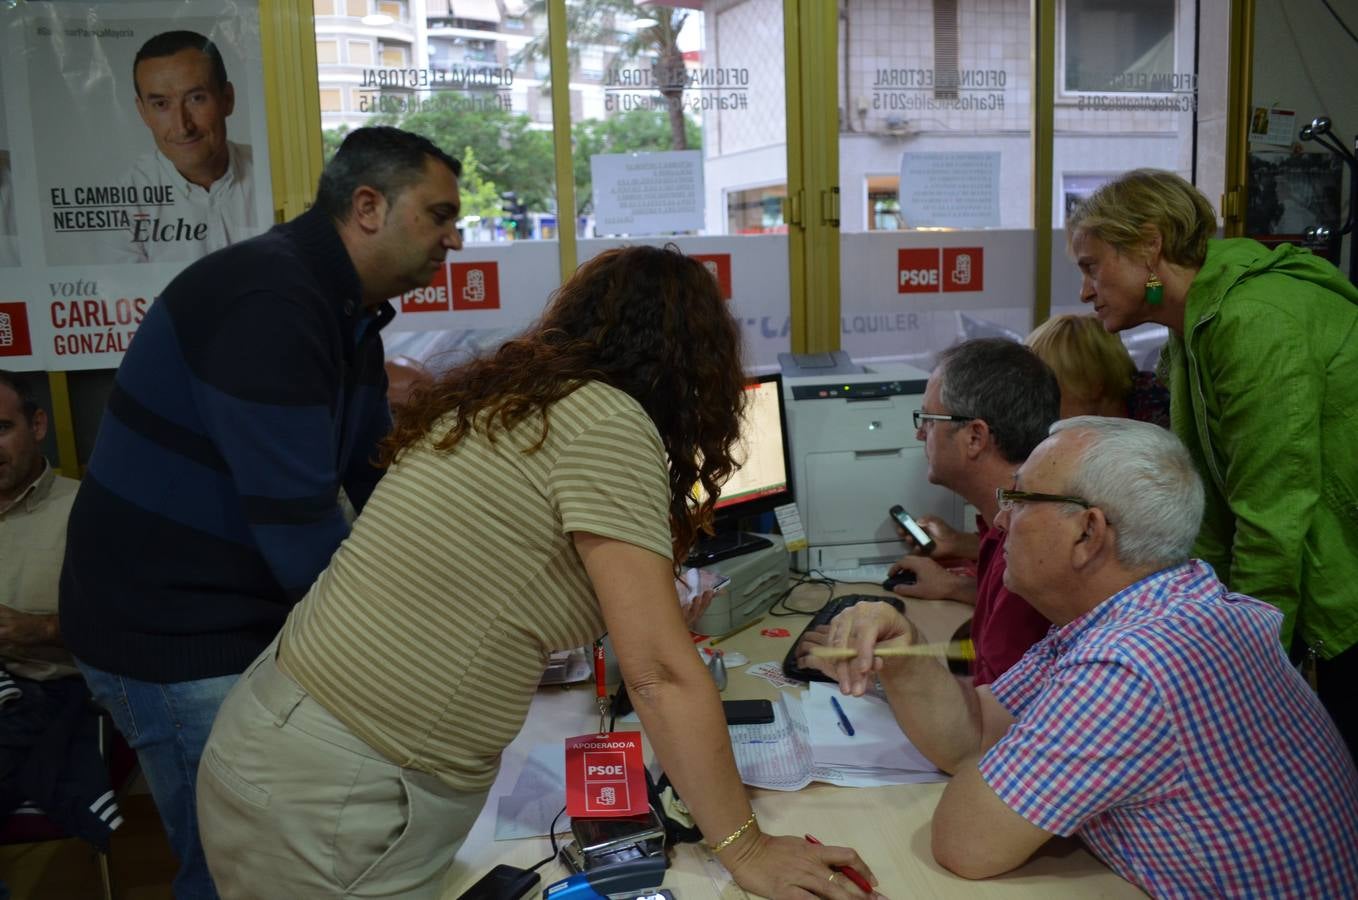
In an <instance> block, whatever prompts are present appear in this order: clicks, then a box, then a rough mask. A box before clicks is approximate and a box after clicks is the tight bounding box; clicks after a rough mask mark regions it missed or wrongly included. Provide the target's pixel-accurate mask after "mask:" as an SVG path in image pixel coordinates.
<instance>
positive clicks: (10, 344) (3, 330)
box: [0, 302, 33, 356]
mask: <svg viewBox="0 0 1358 900" xmlns="http://www.w3.org/2000/svg"><path fill="white" fill-rule="evenodd" d="M32 355H33V339H32V338H31V337H30V336H29V333H28V305H27V304H26V303H18V302H16V303H0V356H32Z"/></svg>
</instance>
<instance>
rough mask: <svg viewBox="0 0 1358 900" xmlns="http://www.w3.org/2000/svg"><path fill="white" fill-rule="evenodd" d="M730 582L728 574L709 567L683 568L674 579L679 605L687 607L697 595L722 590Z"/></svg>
mask: <svg viewBox="0 0 1358 900" xmlns="http://www.w3.org/2000/svg"><path fill="white" fill-rule="evenodd" d="M730 583H731V579H730V577H729V576H726V575H723V574H721V573H720V572H714V571H713V570H711V569H684V570H683V571H682V572H681V573H680V577H678V578H676V579H675V580H674V587H675V592H676V593H678V595H679V605H680V606H682V607H684V608H686V609H687V608H688V605H689V604H690V603H692V602H693V601H694V600H695V599H697V598H698V597H701V596H702V595H703V594H706V593H708V592H711V593H713V594H715V593H717V592H718V591H720V590H723V589H724V588H725V587H726V586H727V585H728V584H730Z"/></svg>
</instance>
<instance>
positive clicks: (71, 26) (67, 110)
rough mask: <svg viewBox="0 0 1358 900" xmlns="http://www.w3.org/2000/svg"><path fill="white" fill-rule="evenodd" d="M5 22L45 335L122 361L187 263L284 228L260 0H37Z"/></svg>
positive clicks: (9, 98) (52, 345)
mask: <svg viewBox="0 0 1358 900" xmlns="http://www.w3.org/2000/svg"><path fill="white" fill-rule="evenodd" d="M0 24H3V25H4V35H3V39H4V54H3V64H0V70H2V71H0V77H3V78H4V87H5V97H6V102H7V104H8V105H9V109H8V110H7V115H8V119H9V129H8V135H9V137H10V139H11V143H13V144H18V143H19V141H18V139H17V137H18V135H20V134H22V135H23V139H24V142H25V146H23V147H18V146H15V147H13V148H12V150H13V152H12V153H11V155H10V159H11V168H12V171H11V178H12V179H13V180H14V182H15V184H16V186H17V187H16V190H15V191H14V195H15V196H14V204H15V208H16V216H17V220H18V221H19V222H21V223H23V227H24V229H26V230H27V229H30V228H31V230H32V231H33V235H32V236H31V238H30V237H28V236H21V239H20V252H21V255H22V261H21V264H20V269H21V271H22V272H23V275H24V277H23V279H22V280H23V281H24V282H26V283H27V284H28V285H29V288H30V290H29V294H30V296H29V298H28V299H29V306H30V311H35V312H36V313H37V315H36V316H34V318H36V319H37V320H38V321H36V322H34V323H32V324H33V325H34V326H35V327H34V342H35V346H39V347H41V348H42V352H43V354H44V355H45V357H46V362H47V367H48V368H49V369H53V370H61V369H81V368H102V367H110V366H116V365H117V364H118V362H119V360H120V359H121V356H122V353H123V352H124V351H125V350H126V348H127V345H128V344H129V343H130V341H131V338H132V335H133V333H135V331H136V327H137V325H138V324H140V322H141V318H142V316H143V315H144V313H145V310H146V308H147V307H148V306H149V304H150V303H151V302H152V301H153V300H154V298H155V296H156V295H157V294H158V293H159V292H160V290H161V289H163V288H164V287H165V285H166V284H167V283H168V282H169V281H170V280H171V279H172V278H173V277H174V276H175V275H176V274H178V272H179V271H180V270H182V269H183V268H184V267H185V266H187V265H188V264H189V263H191V262H193V261H194V260H196V259H199V258H201V257H203V256H206V255H207V254H209V253H211V252H213V251H215V250H219V249H221V248H222V247H225V246H228V245H230V244H234V243H237V242H239V241H242V240H245V239H246V238H249V237H252V236H254V235H258V234H261V233H263V232H264V231H266V230H267V229H268V228H269V227H270V226H271V225H272V188H271V180H270V174H269V165H268V157H267V153H268V143H267V138H266V127H267V126H266V120H265V109H264V97H263V64H262V55H261V51H260V38H259V11H258V3H257V2H206V0H176V2H143V3H117V2H97V3H96V2H89V0H85V2H70V0H66V2H36V0H31V2H28V3H24V4H19V5H18V6H17V7H14V8H3V7H0ZM21 167H22V168H23V169H26V170H21ZM30 223H31V224H30ZM35 306H36V307H37V310H34V307H35Z"/></svg>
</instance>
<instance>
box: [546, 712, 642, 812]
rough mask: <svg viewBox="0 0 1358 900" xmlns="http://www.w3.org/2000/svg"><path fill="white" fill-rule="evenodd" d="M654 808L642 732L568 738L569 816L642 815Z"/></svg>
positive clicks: (567, 806)
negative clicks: (642, 743) (647, 787)
mask: <svg viewBox="0 0 1358 900" xmlns="http://www.w3.org/2000/svg"><path fill="white" fill-rule="evenodd" d="M650 808H651V804H650V800H649V799H648V798H647V796H646V770H645V762H644V761H643V759H642V755H641V732H639V731H613V732H609V733H608V734H582V735H580V736H579V737H573V738H566V814H567V815H569V816H572V817H574V816H583V817H594V818H598V817H612V816H639V815H641V814H642V813H645V812H647V811H648V810H649V809H650Z"/></svg>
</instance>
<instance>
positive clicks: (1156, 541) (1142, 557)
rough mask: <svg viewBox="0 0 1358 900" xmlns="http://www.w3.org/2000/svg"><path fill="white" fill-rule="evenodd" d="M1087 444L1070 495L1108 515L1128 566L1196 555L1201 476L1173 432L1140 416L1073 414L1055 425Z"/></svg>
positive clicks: (1120, 557) (1146, 565)
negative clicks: (1080, 498) (1083, 439)
mask: <svg viewBox="0 0 1358 900" xmlns="http://www.w3.org/2000/svg"><path fill="white" fill-rule="evenodd" d="M1062 431H1071V432H1075V433H1077V434H1079V435H1080V436H1082V437H1085V438H1086V441H1087V443H1086V444H1085V446H1084V448H1083V449H1082V450H1081V452H1080V456H1079V459H1078V460H1077V462H1076V470H1075V473H1074V474H1073V475H1072V476H1071V479H1070V483H1069V484H1068V485H1066V488H1065V489H1066V491H1067V492H1068V493H1071V494H1075V495H1076V496H1078V497H1083V498H1084V499H1086V500H1088V501H1089V502H1090V503H1092V504H1094V505H1095V506H1097V507H1098V508H1099V509H1102V510H1103V511H1104V514H1105V515H1106V516H1107V517H1108V521H1110V522H1111V523H1112V524H1113V526H1114V527H1115V528H1116V529H1117V545H1116V553H1117V558H1118V561H1119V562H1121V563H1122V564H1123V565H1125V566H1128V567H1131V568H1135V569H1141V568H1151V569H1155V570H1159V569H1163V568H1166V567H1168V566H1174V565H1178V564H1179V563H1182V562H1184V561H1185V560H1187V559H1188V558H1189V556H1190V555H1191V554H1192V551H1193V542H1194V541H1195V540H1196V539H1197V536H1198V529H1199V527H1201V525H1202V510H1203V502H1204V500H1203V489H1202V478H1201V477H1199V475H1198V470H1197V469H1196V468H1195V467H1194V465H1193V458H1192V457H1191V456H1189V454H1188V450H1187V449H1186V448H1185V447H1184V445H1183V444H1182V443H1180V441H1179V439H1178V438H1177V437H1175V436H1174V433H1173V432H1171V431H1168V430H1166V429H1164V428H1161V427H1160V426H1158V425H1152V424H1150V423H1149V422H1138V421H1136V420H1134V419H1113V418H1105V417H1103V416H1074V417H1073V418H1069V419H1062V420H1061V421H1059V422H1057V423H1056V424H1054V425H1052V427H1051V433H1052V434H1057V433H1059V432H1062Z"/></svg>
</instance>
